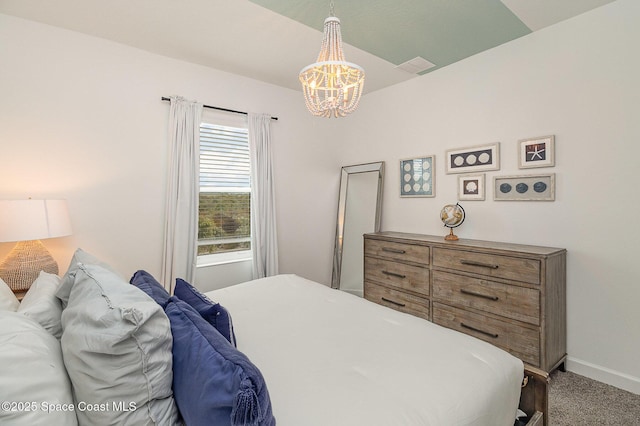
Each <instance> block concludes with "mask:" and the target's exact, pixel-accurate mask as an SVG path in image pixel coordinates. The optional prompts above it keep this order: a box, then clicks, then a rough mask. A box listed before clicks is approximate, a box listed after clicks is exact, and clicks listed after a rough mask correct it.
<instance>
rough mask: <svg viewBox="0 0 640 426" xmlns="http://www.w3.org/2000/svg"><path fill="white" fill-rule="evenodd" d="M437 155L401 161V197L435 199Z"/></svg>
mask: <svg viewBox="0 0 640 426" xmlns="http://www.w3.org/2000/svg"><path fill="white" fill-rule="evenodd" d="M435 159H436V157H435V155H427V156H425V157H420V158H411V159H406V160H400V196H401V197H435V196H436V188H435Z"/></svg>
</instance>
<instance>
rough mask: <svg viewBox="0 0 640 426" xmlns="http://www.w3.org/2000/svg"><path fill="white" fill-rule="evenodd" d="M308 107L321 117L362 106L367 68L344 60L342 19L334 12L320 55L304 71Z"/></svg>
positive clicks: (328, 22)
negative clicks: (341, 31)
mask: <svg viewBox="0 0 640 426" xmlns="http://www.w3.org/2000/svg"><path fill="white" fill-rule="evenodd" d="M299 78H300V82H301V83H302V91H303V93H304V101H305V104H306V105H307V109H309V111H310V112H311V114H313V115H317V116H320V117H331V116H334V117H344V116H345V115H347V114H349V113H352V112H353V111H355V110H356V108H357V107H358V103H359V102H360V96H361V95H362V88H363V86H364V70H363V69H362V68H361V67H359V66H358V65H356V64H352V63H351V62H347V61H345V60H344V53H343V52H342V35H341V34H340V19H338V18H336V17H335V16H334V13H333V4H331V16H329V17H328V18H327V19H325V21H324V36H323V38H322V46H321V48H320V53H319V54H318V59H317V60H316V62H315V63H314V64H311V65H309V66H306V67H304V68H303V69H302V71H300V76H299Z"/></svg>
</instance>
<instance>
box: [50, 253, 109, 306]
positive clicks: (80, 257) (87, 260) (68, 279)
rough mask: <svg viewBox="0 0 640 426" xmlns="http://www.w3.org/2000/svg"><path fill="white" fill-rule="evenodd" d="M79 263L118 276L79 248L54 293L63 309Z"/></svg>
mask: <svg viewBox="0 0 640 426" xmlns="http://www.w3.org/2000/svg"><path fill="white" fill-rule="evenodd" d="M79 263H84V264H85V265H100V266H102V267H103V268H105V269H106V270H108V271H111V272H113V273H114V274H115V275H117V276H118V273H117V272H116V271H114V270H113V269H112V268H111V266H109V265H108V264H106V263H104V262H103V261H101V260H100V259H98V258H96V257H95V256H93V255H92V254H90V253H87V252H86V251H84V250H82V249H81V248H78V249H76V251H75V253H73V257H72V258H71V262H69V269H67V272H66V273H65V274H64V275H63V276H62V285H61V286H60V288H59V289H58V291H57V293H56V296H57V297H58V299H60V302H61V303H62V308H63V309H64V308H65V307H66V306H67V301H68V300H69V292H71V288H72V287H73V282H72V281H73V276H74V274H75V272H76V270H77V269H78V264H79Z"/></svg>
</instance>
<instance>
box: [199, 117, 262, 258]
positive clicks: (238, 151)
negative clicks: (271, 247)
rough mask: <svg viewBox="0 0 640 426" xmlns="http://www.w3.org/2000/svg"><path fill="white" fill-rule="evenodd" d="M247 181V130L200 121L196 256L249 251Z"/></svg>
mask: <svg viewBox="0 0 640 426" xmlns="http://www.w3.org/2000/svg"><path fill="white" fill-rule="evenodd" d="M250 180H251V174H250V159H249V137H248V130H247V129H246V128H239V127H230V126H221V125H214V124H209V123H202V124H201V125H200V208H199V212H198V213H199V217H198V256H204V255H211V254H220V253H233V252H241V251H244V252H246V251H247V250H250V248H251V216H250V205H251V184H250Z"/></svg>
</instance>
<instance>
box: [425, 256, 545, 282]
mask: <svg viewBox="0 0 640 426" xmlns="http://www.w3.org/2000/svg"><path fill="white" fill-rule="evenodd" d="M433 266H436V267H441V268H448V269H455V270H458V271H465V272H472V273H476V274H482V275H487V276H490V277H495V278H504V279H508V280H515V281H521V282H526V283H531V284H540V261H539V260H538V259H526V258H520V257H509V256H501V255H495V254H489V253H478V252H470V251H464V250H451V249H445V248H434V249H433Z"/></svg>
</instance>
